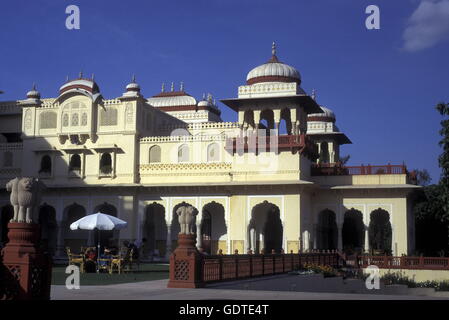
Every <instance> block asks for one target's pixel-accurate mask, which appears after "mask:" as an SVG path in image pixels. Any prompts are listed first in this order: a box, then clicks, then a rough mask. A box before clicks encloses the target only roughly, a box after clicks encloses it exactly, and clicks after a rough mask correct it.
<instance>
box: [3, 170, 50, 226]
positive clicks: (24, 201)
mask: <svg viewBox="0 0 449 320" xmlns="http://www.w3.org/2000/svg"><path fill="white" fill-rule="evenodd" d="M6 189H7V190H8V191H10V192H11V197H10V200H11V205H12V206H13V207H14V217H13V219H11V222H19V223H23V222H25V223H38V218H37V217H36V216H35V211H36V208H37V207H38V206H39V204H40V202H41V198H42V193H43V191H44V190H45V189H46V186H45V184H44V183H43V182H42V181H40V180H39V179H35V178H31V177H24V178H20V179H19V178H15V179H13V180H11V181H9V182H8V183H7V184H6Z"/></svg>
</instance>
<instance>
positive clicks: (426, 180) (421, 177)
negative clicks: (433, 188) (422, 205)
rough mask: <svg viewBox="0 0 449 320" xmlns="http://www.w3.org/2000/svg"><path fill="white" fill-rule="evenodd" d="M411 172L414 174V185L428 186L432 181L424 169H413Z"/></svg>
mask: <svg viewBox="0 0 449 320" xmlns="http://www.w3.org/2000/svg"><path fill="white" fill-rule="evenodd" d="M412 172H414V175H415V179H416V184H417V185H419V186H423V187H425V186H428V185H429V184H430V182H431V181H432V178H431V177H430V174H429V171H427V170H426V169H422V170H420V169H414V170H413V171H412Z"/></svg>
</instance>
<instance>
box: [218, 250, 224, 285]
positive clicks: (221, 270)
mask: <svg viewBox="0 0 449 320" xmlns="http://www.w3.org/2000/svg"><path fill="white" fill-rule="evenodd" d="M218 272H219V274H218V279H219V280H220V281H222V280H223V257H222V256H219V257H218Z"/></svg>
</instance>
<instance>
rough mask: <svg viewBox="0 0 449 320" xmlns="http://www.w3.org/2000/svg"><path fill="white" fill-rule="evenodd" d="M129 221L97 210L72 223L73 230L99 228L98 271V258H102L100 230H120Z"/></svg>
mask: <svg viewBox="0 0 449 320" xmlns="http://www.w3.org/2000/svg"><path fill="white" fill-rule="evenodd" d="M127 225H128V222H126V221H123V220H121V219H119V218H116V217H114V216H110V215H108V214H105V213H101V212H97V213H94V214H90V215H88V216H85V217H82V218H81V219H79V220H77V221H75V222H73V223H72V224H71V225H70V229H71V230H77V229H80V230H97V232H98V249H97V250H98V251H97V272H98V259H99V258H100V231H101V230H120V229H123V228H126V226H127Z"/></svg>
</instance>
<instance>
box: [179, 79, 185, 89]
mask: <svg viewBox="0 0 449 320" xmlns="http://www.w3.org/2000/svg"><path fill="white" fill-rule="evenodd" d="M179 90H180V91H184V81H181V86H180V89H179Z"/></svg>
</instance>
